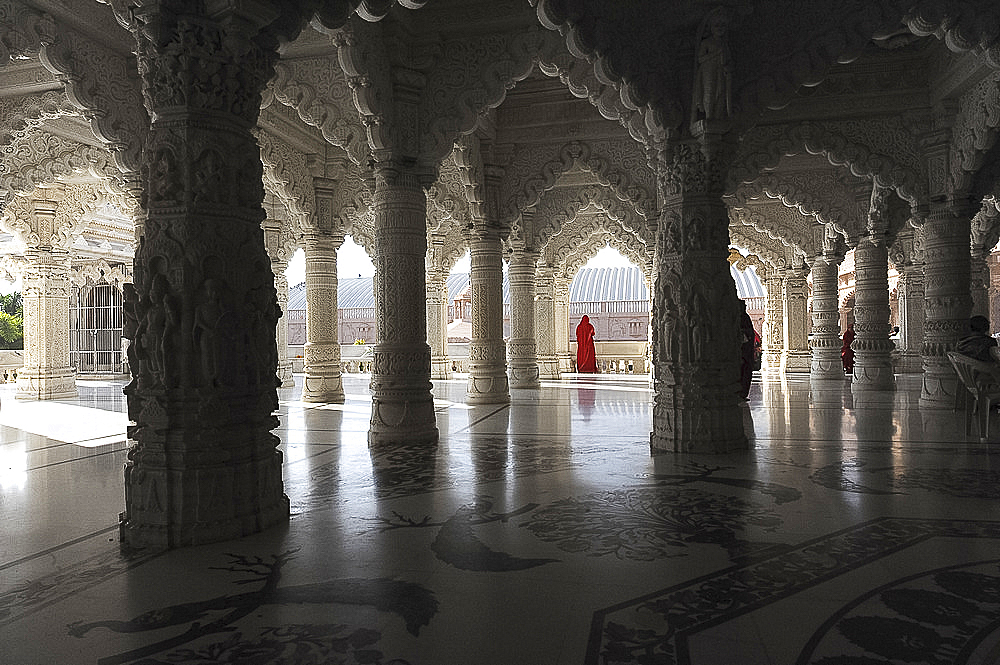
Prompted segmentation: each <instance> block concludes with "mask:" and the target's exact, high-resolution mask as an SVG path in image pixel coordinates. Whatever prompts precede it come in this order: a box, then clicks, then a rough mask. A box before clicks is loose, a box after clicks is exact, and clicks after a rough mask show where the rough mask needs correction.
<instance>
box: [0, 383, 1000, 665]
mask: <svg viewBox="0 0 1000 665" xmlns="http://www.w3.org/2000/svg"><path fill="white" fill-rule="evenodd" d="M298 379H301V377H298ZM299 384H301V381H300V380H299ZM344 385H345V390H346V392H347V393H348V400H347V403H346V404H345V405H316V404H303V403H302V402H300V401H298V395H299V392H300V390H301V386H300V385H299V386H297V387H296V388H292V389H282V390H281V391H280V402H281V405H282V406H281V409H280V411H279V413H278V415H279V418H280V420H281V422H282V425H281V427H279V428H278V430H276V433H277V434H278V435H279V436H280V437H281V439H282V441H283V444H282V451H283V453H284V459H285V464H284V470H283V473H284V482H285V491H286V493H287V494H288V496H289V499H290V501H291V506H292V511H291V513H292V514H291V517H290V520H289V523H288V524H287V525H285V526H281V527H278V528H274V529H270V530H268V531H265V532H263V533H260V534H256V535H253V536H250V537H247V538H243V539H241V540H237V541H230V542H223V543H214V544H210V545H204V546H201V547H194V548H183V549H179V550H173V551H169V552H159V553H155V552H152V553H128V552H122V551H121V550H120V549H119V546H118V542H117V536H118V534H117V530H116V518H117V513H118V511H120V509H121V503H122V496H121V493H122V489H121V487H122V482H121V473H122V463H123V461H124V456H125V450H124V447H123V445H122V444H121V442H120V441H118V442H117V443H115V439H114V437H110V438H108V439H107V440H108V441H109V444H108V445H106V446H100V447H98V446H95V447H87V446H84V445H82V444H76V443H74V442H64V441H58V440H55V439H52V438H48V437H47V436H46V435H44V434H39V433H35V432H32V431H30V429H28V430H25V429H20V427H19V426H13V425H11V426H5V425H3V423H2V422H0V453H2V457H0V461H3V462H4V463H5V464H7V465H8V467H10V468H9V469H7V470H6V471H5V472H4V473H3V474H0V479H2V480H3V481H4V482H3V483H2V484H0V499H2V501H0V523H2V524H3V525H4V531H3V536H4V537H3V538H2V539H0V664H2V665H35V664H38V665H43V664H44V665H61V664H67V665H77V664H80V663H95V664H98V665H112V664H122V665H126V664H137V663H138V664H143V665H166V664H170V665H181V664H184V665H221V664H232V665H236V664H240V665H242V664H245V663H250V664H254V665H256V664H261V665H263V664H270V663H280V664H285V665H300V664H301V665H311V664H321V663H323V664H325V663H332V664H335V665H452V664H455V665H466V664H468V663H475V664H476V665H543V664H544V665H581V664H584V665H625V664H634V665H720V664H721V665H732V664H734V663H738V664H739V665H761V664H773V665H793V664H794V665H886V664H889V665H903V664H912V663H933V664H935V665H938V664H940V665H987V664H990V665H996V663H1000V591H998V589H1000V504H998V502H997V497H1000V443H980V442H979V440H978V435H977V434H976V433H974V434H973V436H972V437H970V438H969V440H968V441H966V440H965V438H964V436H961V434H962V433H964V422H962V420H961V417H962V414H955V413H953V412H951V411H947V410H946V411H942V412H934V413H927V412H921V411H920V410H919V408H918V406H917V405H918V403H919V392H920V383H919V380H918V379H917V380H910V378H909V377H905V376H903V377H899V381H898V385H897V388H896V391H895V392H894V393H889V394H886V395H882V396H880V399H878V400H874V401H871V400H867V401H866V400H864V399H862V398H861V397H859V396H857V395H854V394H852V392H851V390H850V386H849V385H848V384H847V383H846V382H845V384H844V386H843V390H842V391H841V394H837V395H833V394H830V392H829V388H828V387H826V388H824V391H825V392H822V393H819V392H817V390H816V388H815V387H814V386H812V385H811V384H810V383H809V382H808V380H799V379H795V378H794V377H781V378H780V380H779V379H775V380H764V381H759V382H755V383H754V385H753V388H752V390H751V396H750V401H749V404H748V406H747V407H746V410H745V413H744V420H745V422H746V424H747V427H748V436H749V438H750V442H751V445H750V448H749V449H748V450H746V451H741V452H737V453H732V454H728V455H697V454H684V455H682V454H676V455H675V454H658V455H651V454H650V451H649V428H650V418H651V409H652V404H651V393H650V391H649V389H648V385H646V384H644V383H642V382H636V381H629V380H627V379H626V380H622V379H619V378H616V377H614V376H597V377H589V378H588V379H587V382H586V386H587V387H586V390H581V389H580V388H579V385H578V384H577V383H575V382H574V381H567V382H565V383H564V384H558V383H551V384H546V385H545V386H544V387H543V388H542V389H540V390H538V391H528V392H526V393H524V394H522V392H523V391H516V392H515V393H514V395H513V400H512V402H511V404H510V405H489V406H470V405H465V404H463V403H462V400H463V397H464V394H465V390H466V385H465V382H464V381H461V380H455V381H441V382H436V384H435V398H436V400H437V406H436V409H437V413H438V418H439V423H438V424H439V430H440V432H441V439H440V441H439V443H438V445H437V446H431V447H427V446H417V445H400V446H395V447H391V448H389V449H378V450H372V449H369V447H368V444H367V423H368V418H369V414H368V413H367V412H365V408H364V405H366V404H370V402H367V401H366V400H367V399H368V398H367V397H366V392H365V391H366V386H367V377H364V376H351V375H347V376H345V384H344ZM2 390H3V387H2V386H0V400H3V399H5V398H6V397H8V396H6V395H4V394H3V393H2ZM116 391H120V386H115V385H111V384H104V385H101V386H94V387H85V389H83V390H81V395H83V396H84V397H81V398H80V399H79V400H76V401H72V400H70V401H68V403H70V404H72V405H73V406H75V407H79V408H82V409H94V410H95V413H96V412H97V411H104V412H106V411H108V410H111V411H115V410H121V409H122V408H124V405H123V402H122V401H121V400H120V399H119V397H118V393H117V392H116ZM583 393H586V399H585V400H584V399H582V397H581V395H582V394H583ZM3 413H4V412H3V411H0V421H2V418H3ZM105 415H106V413H105ZM997 417H998V420H1000V416H997ZM105 420H106V419H105ZM100 422H104V420H102V421H100ZM97 423H98V418H97V417H96V416H95V420H94V423H93V424H91V425H88V426H92V427H95V428H96V427H97ZM20 425H21V426H25V427H27V426H28V425H24V423H20ZM991 431H993V432H997V433H998V434H1000V423H997V424H996V425H995V426H994V427H993V428H991ZM100 434H101V435H102V436H105V435H106V434H107V433H104V432H100ZM101 440H102V441H103V440H104V439H101ZM12 479H13V480H12Z"/></svg>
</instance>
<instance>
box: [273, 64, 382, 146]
mask: <svg viewBox="0 0 1000 665" xmlns="http://www.w3.org/2000/svg"><path fill="white" fill-rule="evenodd" d="M265 94H271V95H273V96H274V98H275V99H277V100H278V101H279V102H281V103H282V104H284V105H286V106H289V107H291V108H293V109H295V110H296V111H297V112H298V114H299V117H300V118H301V119H302V121H303V122H305V123H306V124H307V125H311V126H313V127H316V128H318V129H319V130H320V132H321V133H322V134H323V138H325V139H326V140H327V141H329V142H330V143H331V144H333V145H335V146H339V147H341V148H343V149H344V151H345V152H346V153H347V156H348V157H350V159H351V161H353V162H354V163H355V164H362V165H363V164H365V163H367V161H368V158H369V154H370V151H371V149H370V147H369V145H368V134H367V130H366V129H365V126H364V124H362V122H361V118H360V116H359V114H358V110H357V108H356V107H355V106H354V99H353V95H352V91H351V86H350V84H349V83H348V80H347V75H346V74H345V73H344V70H343V69H342V68H341V66H340V64H339V63H338V62H336V61H333V60H331V59H329V58H315V59H297V60H284V61H281V62H279V63H278V64H277V65H276V66H275V74H274V78H273V79H272V80H271V83H270V84H269V88H268V90H267V91H266V93H265Z"/></svg>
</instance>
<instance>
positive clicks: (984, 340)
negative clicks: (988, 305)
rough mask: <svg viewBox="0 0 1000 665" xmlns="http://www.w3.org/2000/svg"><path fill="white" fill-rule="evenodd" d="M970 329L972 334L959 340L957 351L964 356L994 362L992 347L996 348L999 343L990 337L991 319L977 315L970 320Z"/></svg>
mask: <svg viewBox="0 0 1000 665" xmlns="http://www.w3.org/2000/svg"><path fill="white" fill-rule="evenodd" d="M969 328H970V329H971V330H972V332H971V333H970V334H968V335H966V336H965V337H963V338H962V339H960V340H958V348H957V349H956V350H957V351H958V352H959V353H961V354H962V355H963V356H969V357H970V358H975V359H976V360H985V361H987V362H992V361H993V356H991V355H990V347H993V346H996V345H997V341H996V339H994V338H993V337H990V321H989V319H987V318H986V317H985V316H979V315H976V316H974V317H972V318H971V319H969Z"/></svg>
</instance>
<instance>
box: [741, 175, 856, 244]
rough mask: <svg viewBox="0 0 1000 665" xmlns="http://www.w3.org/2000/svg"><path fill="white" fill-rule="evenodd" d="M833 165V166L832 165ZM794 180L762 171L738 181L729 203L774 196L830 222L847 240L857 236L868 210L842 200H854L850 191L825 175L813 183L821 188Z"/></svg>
mask: <svg viewBox="0 0 1000 665" xmlns="http://www.w3.org/2000/svg"><path fill="white" fill-rule="evenodd" d="M832 168H834V167H832V166H831V169H832ZM793 180H794V178H789V177H787V176H783V175H779V174H777V173H774V172H767V171H765V172H763V173H761V174H760V176H759V177H757V178H756V179H754V180H753V181H752V182H742V183H740V184H739V185H738V186H737V188H736V191H735V192H734V193H733V194H732V196H731V197H727V198H731V201H728V203H729V205H730V206H735V207H744V206H745V204H746V203H748V202H749V201H751V200H754V199H762V198H764V197H767V198H771V199H777V200H779V201H781V202H782V203H783V204H784V205H786V206H788V207H789V208H795V209H796V210H798V211H799V212H800V213H802V214H803V215H806V216H812V217H815V218H816V219H817V220H819V221H820V222H822V223H824V224H831V225H832V226H833V227H834V228H835V229H836V230H837V232H838V233H840V234H841V235H842V236H844V238H845V239H847V240H848V241H849V242H851V241H852V240H856V239H857V237H858V234H859V231H860V226H861V225H862V224H863V223H864V220H865V217H866V215H867V211H862V210H861V209H860V208H858V209H857V210H854V211H851V210H848V209H847V208H845V207H844V206H843V205H842V204H841V203H842V202H843V201H844V200H847V201H850V202H852V203H856V200H855V199H854V196H853V194H854V193H853V192H849V191H847V190H846V189H844V188H839V187H838V188H836V189H835V188H834V187H833V186H831V184H830V181H829V180H828V179H823V180H822V182H817V183H815V184H816V185H817V186H820V187H821V188H823V191H819V190H814V189H811V188H810V189H806V188H805V187H802V186H801V185H800V184H799V183H796V182H793ZM839 184H840V183H838V185H839Z"/></svg>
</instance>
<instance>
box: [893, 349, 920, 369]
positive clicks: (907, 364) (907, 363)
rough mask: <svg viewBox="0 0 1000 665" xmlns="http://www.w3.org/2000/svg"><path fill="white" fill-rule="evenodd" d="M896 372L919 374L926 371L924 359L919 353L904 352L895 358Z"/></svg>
mask: <svg viewBox="0 0 1000 665" xmlns="http://www.w3.org/2000/svg"><path fill="white" fill-rule="evenodd" d="M895 370H896V371H897V372H898V373H900V374H919V373H921V372H922V371H924V359H923V358H922V357H921V356H920V352H919V351H903V352H901V353H900V354H899V355H898V356H896V358H895Z"/></svg>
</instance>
